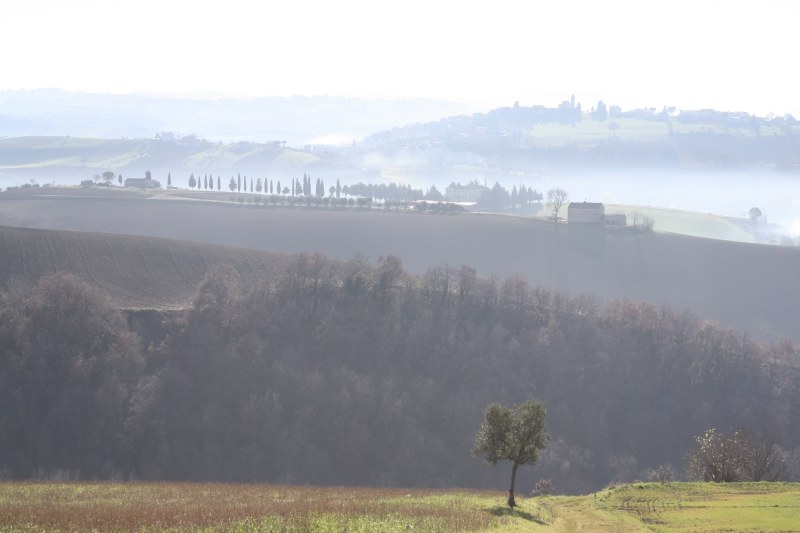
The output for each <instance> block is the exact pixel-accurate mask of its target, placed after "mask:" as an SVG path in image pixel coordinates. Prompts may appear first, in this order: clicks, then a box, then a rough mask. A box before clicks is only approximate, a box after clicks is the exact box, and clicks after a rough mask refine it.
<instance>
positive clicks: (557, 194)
mask: <svg viewBox="0 0 800 533" xmlns="http://www.w3.org/2000/svg"><path fill="white" fill-rule="evenodd" d="M567 197H568V195H567V191H565V190H564V189H559V188H555V189H550V190H549V191H547V206H548V207H549V208H550V209H552V210H553V220H554V221H555V222H558V211H559V210H560V209H561V208H562V207H564V204H565V203H566V202H567Z"/></svg>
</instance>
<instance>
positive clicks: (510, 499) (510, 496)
mask: <svg viewBox="0 0 800 533" xmlns="http://www.w3.org/2000/svg"><path fill="white" fill-rule="evenodd" d="M517 467H519V465H518V464H517V463H514V467H513V468H512V469H511V488H510V489H508V506H509V507H511V508H512V509H513V508H514V506H516V505H517V502H515V501H514V481H515V480H516V479H517Z"/></svg>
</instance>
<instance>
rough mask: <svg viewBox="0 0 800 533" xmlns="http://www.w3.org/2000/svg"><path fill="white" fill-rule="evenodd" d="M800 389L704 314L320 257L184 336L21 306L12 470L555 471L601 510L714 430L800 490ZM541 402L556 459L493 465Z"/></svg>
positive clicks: (150, 323) (290, 265) (543, 453)
mask: <svg viewBox="0 0 800 533" xmlns="http://www.w3.org/2000/svg"><path fill="white" fill-rule="evenodd" d="M301 184H302V182H301ZM799 367H800V363H798V361H797V348H796V347H795V346H793V345H792V344H790V343H788V342H784V343H780V344H777V345H774V346H762V345H760V344H757V343H755V342H753V341H752V340H751V339H749V338H748V337H746V336H743V335H739V334H736V333H735V332H733V331H729V330H724V329H721V328H719V327H718V326H715V325H714V324H711V323H708V322H703V321H700V320H698V319H697V318H695V317H693V316H691V315H689V314H686V313H676V312H673V311H670V310H667V309H663V308H657V307H654V306H651V305H646V304H639V303H632V302H611V303H608V304H605V305H601V304H600V303H599V302H598V301H597V300H595V299H593V298H591V297H588V296H579V297H570V296H567V295H565V294H563V293H560V292H555V291H551V290H548V289H546V288H543V287H537V286H531V285H529V284H528V283H527V282H525V281H524V280H523V279H521V278H519V277H510V278H508V279H504V280H497V279H482V278H480V277H478V276H477V275H476V272H475V270H473V269H471V268H469V267H466V266H464V267H460V268H451V267H444V266H443V267H436V268H432V269H430V270H428V271H427V272H426V273H424V274H423V275H421V276H412V275H410V274H408V273H407V272H406V271H405V270H404V269H403V266H402V263H401V262H400V260H399V259H398V258H396V257H385V258H381V259H380V260H379V261H378V262H377V263H376V264H369V263H367V262H365V261H364V260H363V259H359V258H356V259H353V260H351V261H348V262H334V261H330V260H328V259H325V258H323V257H320V256H316V255H315V256H309V255H299V256H295V257H292V258H290V259H288V260H287V261H286V263H285V265H284V267H282V268H281V269H280V270H279V271H278V270H276V271H275V272H274V273H273V274H271V275H269V276H268V277H266V278H264V279H247V278H243V277H242V276H241V275H240V274H239V273H238V272H237V271H236V270H234V269H233V268H231V267H218V268H215V269H213V270H212V271H210V272H209V273H208V274H207V276H206V277H205V279H204V281H203V282H202V283H201V284H200V285H199V286H198V288H197V292H196V296H195V297H194V300H193V302H192V303H191V305H190V306H189V307H188V308H187V309H186V310H185V311H183V312H180V313H177V314H176V313H158V312H155V311H138V312H130V313H128V314H127V315H125V314H122V313H120V312H119V311H117V310H114V309H113V308H111V307H110V305H109V304H108V302H107V301H106V300H104V299H103V298H102V297H100V296H99V295H98V294H97V293H95V292H94V291H92V290H90V289H88V288H87V287H86V286H85V285H83V284H82V283H81V282H79V281H77V280H76V279H74V278H71V277H67V276H61V275H59V276H55V277H49V278H44V279H42V280H41V281H40V282H39V283H38V284H37V285H36V286H35V287H33V288H31V289H26V288H24V287H15V288H13V290H7V291H5V292H2V291H0V469H2V468H3V467H5V468H6V469H7V471H8V474H9V475H10V476H11V477H31V476H45V477H46V476H48V475H51V474H53V473H54V472H58V471H66V472H70V473H72V474H73V475H74V476H80V477H83V478H105V479H107V478H129V477H132V478H138V479H171V480H216V481H231V482H233V481H243V482H254V481H268V482H279V483H314V484H346V485H349V484H358V485H380V486H388V485H391V486H474V487H497V486H498V485H499V484H504V483H506V482H507V479H508V472H507V471H498V470H497V469H490V468H485V467H484V466H482V465H481V464H479V462H478V461H470V460H469V456H470V452H471V451H475V452H476V453H477V454H478V455H480V456H482V457H484V458H486V459H487V460H489V461H493V460H494V459H497V460H502V459H508V460H509V461H512V463H513V462H515V461H516V462H517V464H524V463H525V462H526V461H528V460H529V459H530V460H533V458H534V457H535V458H536V459H538V462H537V464H536V466H535V467H534V469H533V470H532V471H535V472H536V477H541V478H546V479H552V480H553V484H554V485H555V486H557V487H558V489H559V490H560V491H565V492H579V491H587V490H591V489H596V488H598V487H601V486H603V485H605V484H607V483H609V482H610V481H620V480H632V479H643V478H644V477H645V476H646V475H647V472H648V471H649V470H651V469H653V468H655V467H657V466H658V465H664V464H673V465H678V464H680V463H681V461H682V459H683V457H684V455H685V454H686V453H687V452H689V451H690V450H691V449H692V448H693V446H694V445H695V444H696V443H695V441H694V440H693V438H692V436H693V435H698V434H702V433H703V432H704V431H705V430H706V428H709V427H722V428H727V427H768V428H770V431H771V432H772V433H771V434H772V435H774V438H775V441H774V443H775V446H781V447H782V448H783V449H786V450H788V451H789V455H787V456H786V457H788V458H789V459H787V465H789V470H788V471H789V472H790V473H792V472H795V474H792V475H796V472H797V469H796V467H794V466H792V465H793V464H794V463H792V461H791V460H790V458H791V457H796V456H797V452H795V451H793V449H795V448H797V447H798V442H800V419H798V417H799V416H800V368H799ZM531 397H535V398H538V399H540V401H542V402H543V403H544V404H545V405H547V411H548V418H547V429H548V432H549V434H550V436H551V437H550V439H549V443H548V445H547V447H546V448H544V449H542V448H541V446H540V444H541V441H536V443H534V444H533V445H532V447H531V448H525V450H523V451H525V453H523V454H522V455H519V456H517V458H516V459H515V458H514V457H513V456H512V453H511V452H513V448H514V446H513V443H515V442H519V443H520V444H521V441H517V440H513V439H516V437H513V438H511V439H510V440H507V441H504V442H506V444H509V446H505V447H497V448H495V447H493V446H488V447H487V446H485V445H484V444H482V442H485V440H481V439H479V441H478V442H477V443H476V444H475V447H474V448H473V443H474V442H475V431H476V429H477V428H478V427H479V426H480V424H481V421H482V420H484V418H485V417H484V408H485V406H486V405H488V404H491V403H493V402H499V403H501V404H503V405H519V404H520V403H521V402H524V401H525V400H527V399H529V398H531ZM492 413H494V411H492ZM532 413H533V411H532ZM491 420H492V421H493V422H491V424H490V425H492V426H494V425H496V424H495V423H494V421H499V422H498V423H500V422H502V423H500V426H502V427H506V426H507V425H508V424H506V422H504V421H505V420H506V415H503V414H502V413H501V412H499V411H498V414H497V416H494V415H492V417H491ZM512 426H513V424H512V425H511V426H509V427H512ZM775 449H776V450H777V449H778V448H775ZM506 451H508V453H506ZM534 451H536V453H534ZM799 451H800V450H799ZM792 453H795V455H794V456H793V455H791V454H792ZM532 479H533V477H532V476H531V477H529V476H525V478H524V480H521V482H522V483H523V484H528V483H531V484H530V485H526V486H527V488H524V490H525V491H526V492H527V491H530V489H531V488H533V487H532ZM529 480H530V481H529Z"/></svg>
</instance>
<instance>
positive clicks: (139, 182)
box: [125, 178, 161, 189]
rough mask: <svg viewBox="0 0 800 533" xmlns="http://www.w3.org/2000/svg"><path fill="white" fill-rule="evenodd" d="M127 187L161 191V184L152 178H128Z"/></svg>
mask: <svg viewBox="0 0 800 533" xmlns="http://www.w3.org/2000/svg"><path fill="white" fill-rule="evenodd" d="M125 186H126V187H137V188H139V189H160V188H161V183H160V182H159V181H158V180H154V179H151V178H126V179H125Z"/></svg>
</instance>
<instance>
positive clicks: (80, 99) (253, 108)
mask: <svg viewBox="0 0 800 533" xmlns="http://www.w3.org/2000/svg"><path fill="white" fill-rule="evenodd" d="M474 110H475V109H474V108H473V107H471V106H469V105H466V104H459V103H456V102H449V101H444V100H433V99H407V100H401V99H396V100H386V99H383V100H381V99H372V100H369V99H356V98H344V97H330V96H292V97H274V96H273V97H261V98H243V97H242V98H238V97H232V96H229V95H220V94H205V95H193V96H191V95H190V96H177V95H152V94H130V95H119V94H92V93H83V92H70V91H63V90H60V89H37V90H14V91H0V137H1V136H5V137H21V136H37V135H44V136H64V135H68V136H74V137H102V138H123V137H146V138H152V137H153V136H155V135H156V134H157V133H164V132H172V133H174V134H177V135H181V136H186V135H195V136H197V137H201V138H206V139H211V140H214V141H217V140H223V141H240V140H248V141H259V142H264V141H285V142H287V143H289V144H291V145H294V146H302V145H304V144H342V143H350V142H352V141H353V140H360V139H362V138H363V137H365V136H367V135H370V134H372V133H375V132H376V131H381V130H385V129H390V128H394V127H397V126H404V125H406V124H411V123H414V122H428V121H432V120H438V119H440V118H441V117H445V116H450V115H459V114H462V113H471V112H472V111H474Z"/></svg>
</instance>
